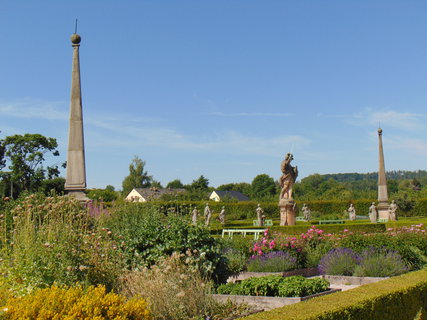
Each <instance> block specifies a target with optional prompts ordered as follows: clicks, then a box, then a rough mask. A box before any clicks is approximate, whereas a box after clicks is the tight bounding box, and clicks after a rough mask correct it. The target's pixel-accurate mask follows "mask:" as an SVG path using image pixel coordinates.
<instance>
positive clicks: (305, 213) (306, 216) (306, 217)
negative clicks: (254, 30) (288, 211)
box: [301, 203, 311, 221]
mask: <svg viewBox="0 0 427 320" xmlns="http://www.w3.org/2000/svg"><path fill="white" fill-rule="evenodd" d="M301 211H302V214H303V216H304V220H306V221H310V220H311V210H310V209H309V207H307V205H306V204H305V203H304V204H303V205H302V208H301Z"/></svg>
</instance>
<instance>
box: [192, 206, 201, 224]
mask: <svg viewBox="0 0 427 320" xmlns="http://www.w3.org/2000/svg"><path fill="white" fill-rule="evenodd" d="M198 218H199V210H197V207H194V209H193V215H192V217H191V221H192V222H193V224H197V219H198Z"/></svg>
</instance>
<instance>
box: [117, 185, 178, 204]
mask: <svg viewBox="0 0 427 320" xmlns="http://www.w3.org/2000/svg"><path fill="white" fill-rule="evenodd" d="M184 191H185V189H159V188H134V189H132V191H131V192H129V194H128V195H127V197H126V198H125V200H126V201H132V202H147V201H150V200H157V199H159V198H160V197H161V196H163V195H164V194H178V193H182V192H184Z"/></svg>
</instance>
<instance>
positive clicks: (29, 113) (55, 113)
mask: <svg viewBox="0 0 427 320" xmlns="http://www.w3.org/2000/svg"><path fill="white" fill-rule="evenodd" d="M66 105H67V104H66V103H64V102H61V101H51V102H46V101H40V100H34V99H23V100H21V101H19V102H12V103H8V102H0V115H1V116H3V117H13V118H27V119H43V120H66V119H68V107H67V106H66Z"/></svg>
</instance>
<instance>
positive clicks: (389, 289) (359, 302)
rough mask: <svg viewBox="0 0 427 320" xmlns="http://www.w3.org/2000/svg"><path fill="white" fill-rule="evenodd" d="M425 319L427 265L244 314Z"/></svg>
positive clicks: (325, 319) (253, 319)
mask: <svg viewBox="0 0 427 320" xmlns="http://www.w3.org/2000/svg"><path fill="white" fill-rule="evenodd" d="M415 317H418V319H427V269H423V270H419V271H414V272H410V273H407V274H404V275H401V276H398V277H393V278H389V279H386V280H383V281H380V282H376V283H371V284H367V285H364V286H360V287H358V288H355V289H352V290H348V291H344V292H340V293H335V294H331V295H327V296H323V297H318V298H314V299H311V300H309V301H306V302H301V303H298V304H294V305H290V306H285V307H281V308H277V309H273V310H271V311H266V312H261V313H259V314H256V315H252V316H249V317H244V318H242V319H246V320H261V319H269V320H290V319H292V320H314V319H318V320H333V319H352V320H359V319H360V320H366V319H372V320H376V319H378V320H395V319H396V320H397V319H399V320H406V319H408V320H409V319H411V320H412V319H414V318H415Z"/></svg>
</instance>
